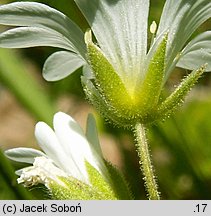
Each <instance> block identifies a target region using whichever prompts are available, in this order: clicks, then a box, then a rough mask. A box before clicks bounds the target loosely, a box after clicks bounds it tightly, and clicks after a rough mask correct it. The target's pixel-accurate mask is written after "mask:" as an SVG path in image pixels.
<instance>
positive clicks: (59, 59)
mask: <svg viewBox="0 0 211 216" xmlns="http://www.w3.org/2000/svg"><path fill="white" fill-rule="evenodd" d="M84 64H85V61H84V60H82V58H81V57H80V56H79V55H77V54H75V53H71V52H66V51H59V52H56V53H54V54H52V55H51V56H50V57H49V58H48V59H47V60H46V62H45V64H44V67H43V73H42V74H43V77H44V79H45V80H47V81H57V80H61V79H63V78H65V77H67V76H68V75H70V74H72V73H73V72H75V71H76V70H77V69H78V68H80V67H81V66H83V65H84Z"/></svg>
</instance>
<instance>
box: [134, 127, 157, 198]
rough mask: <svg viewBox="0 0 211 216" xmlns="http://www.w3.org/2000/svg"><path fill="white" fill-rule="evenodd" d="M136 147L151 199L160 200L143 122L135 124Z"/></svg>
mask: <svg viewBox="0 0 211 216" xmlns="http://www.w3.org/2000/svg"><path fill="white" fill-rule="evenodd" d="M135 136H136V141H137V142H136V149H137V152H138V155H139V158H140V165H141V170H142V173H143V176H144V178H143V179H144V181H145V187H146V191H147V194H148V198H149V199H150V200H159V199H160V195H159V192H158V187H157V183H156V178H155V174H154V172H153V166H152V162H151V159H150V153H149V146H148V142H147V138H146V129H145V127H144V126H143V125H142V124H136V126H135Z"/></svg>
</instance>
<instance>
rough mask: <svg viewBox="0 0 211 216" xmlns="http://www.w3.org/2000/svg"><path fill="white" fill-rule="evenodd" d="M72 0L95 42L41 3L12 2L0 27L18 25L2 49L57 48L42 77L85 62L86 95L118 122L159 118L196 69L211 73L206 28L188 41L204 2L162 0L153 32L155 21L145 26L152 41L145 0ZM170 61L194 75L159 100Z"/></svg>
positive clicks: (204, 16)
mask: <svg viewBox="0 0 211 216" xmlns="http://www.w3.org/2000/svg"><path fill="white" fill-rule="evenodd" d="M75 3H76V4H77V6H78V7H79V9H80V10H81V12H82V13H83V15H84V16H85V18H86V20H87V21H88V23H89V25H90V27H91V30H92V32H93V34H94V36H95V38H96V40H97V45H95V44H94V43H92V42H90V38H91V37H90V36H89V37H87V35H85V38H86V39H88V40H86V43H87V42H88V43H87V44H85V42H84V33H83V32H82V31H81V30H80V28H79V27H78V26H77V25H76V24H75V23H73V22H72V21H71V20H70V19H69V18H68V17H66V16H65V15H64V14H62V13H61V12H59V11H57V10H55V9H53V8H51V7H48V6H46V5H44V4H40V3H33V2H16V3H11V4H8V5H2V6H0V24H3V25H11V26H17V28H13V29H10V30H7V31H6V32H3V33H1V34H0V47H7V48H20V47H32V46H53V47H59V48H61V49H63V50H62V51H58V52H56V53H54V54H52V55H51V56H50V57H49V58H48V59H47V60H46V62H45V64H44V68H43V77H44V78H45V79H46V80H48V81H56V80H60V79H63V78H64V77H66V76H68V75H69V74H71V73H73V72H74V71H75V70H76V69H78V68H80V67H83V76H82V83H83V86H84V90H85V93H86V95H87V97H88V99H89V100H90V102H91V103H92V104H94V105H95V106H96V108H97V109H98V110H99V111H100V112H101V113H102V114H103V115H104V116H105V117H106V118H107V119H110V120H111V121H113V122H115V123H116V124H120V125H121V126H131V125H132V126H133V125H134V124H136V123H137V122H139V123H140V122H141V123H143V124H147V123H152V122H154V121H157V120H158V119H164V118H165V117H166V116H169V115H170V114H171V113H172V112H173V111H174V110H176V108H177V106H178V104H180V103H181V101H184V98H185V96H186V95H187V93H188V92H189V90H190V89H191V88H192V87H193V86H194V84H195V83H196V81H197V80H198V79H199V77H200V76H201V74H202V73H203V72H204V71H211V31H210V30H209V31H206V32H203V33H201V34H199V35H198V36H196V37H195V38H194V39H192V40H190V38H191V36H192V34H193V33H194V32H195V30H196V29H197V28H198V27H199V26H200V25H201V24H203V23H204V22H205V21H206V20H208V19H209V18H210V17H211V1H210V0H197V1H194V0H166V2H165V5H164V8H163V11H162V14H161V18H160V22H159V24H158V27H157V32H155V31H156V26H155V25H154V24H153V25H152V26H151V31H152V34H153V35H152V36H153V41H152V43H151V44H150V46H148V43H147V39H148V27H149V25H148V15H149V3H150V0H75ZM189 40H190V42H189V43H188V44H187V42H188V41H189ZM186 44H187V45H186ZM92 48H93V49H95V50H92V51H93V53H94V54H95V55H93V56H91V54H93V53H91V49H92ZM176 66H177V67H182V68H186V69H189V70H194V73H193V76H190V77H188V78H187V80H186V82H183V83H182V84H181V88H180V89H176V90H175V91H174V93H172V96H171V95H170V96H169V97H168V98H165V99H163V98H161V92H162V89H163V87H164V84H165V82H166V80H167V79H168V77H169V75H170V74H171V73H172V71H173V70H174V68H175V67H176ZM195 70H196V71H195Z"/></svg>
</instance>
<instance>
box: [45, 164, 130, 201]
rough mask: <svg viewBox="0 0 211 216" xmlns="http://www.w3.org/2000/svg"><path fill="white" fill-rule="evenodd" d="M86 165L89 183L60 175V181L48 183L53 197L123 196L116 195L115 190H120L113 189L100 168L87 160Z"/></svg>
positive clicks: (79, 198)
mask: <svg viewBox="0 0 211 216" xmlns="http://www.w3.org/2000/svg"><path fill="white" fill-rule="evenodd" d="M85 165H86V170H87V173H88V177H89V184H86V183H84V182H82V181H79V180H78V179H75V178H73V177H68V178H65V177H58V180H59V181H51V182H50V183H49V185H48V188H49V191H50V193H51V196H52V198H53V199H58V200H67V199H69V200H116V199H118V198H119V199H121V198H122V196H121V195H118V194H117V195H116V192H115V191H119V190H118V189H115V190H113V187H112V186H111V185H110V183H108V181H107V180H106V179H105V178H104V176H103V175H102V174H101V173H100V172H99V171H98V170H96V169H95V168H94V167H93V166H92V165H91V164H89V163H88V162H87V161H86V162H85ZM125 191H127V190H125ZM124 193H126V192H124Z"/></svg>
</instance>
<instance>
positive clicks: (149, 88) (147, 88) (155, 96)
mask: <svg viewBox="0 0 211 216" xmlns="http://www.w3.org/2000/svg"><path fill="white" fill-rule="evenodd" d="M167 40H168V34H166V35H164V36H163V39H162V41H161V42H160V44H159V45H158V48H157V50H156V51H155V54H154V55H153V56H152V58H151V60H150V62H149V65H148V69H147V73H146V75H145V78H144V81H143V84H142V86H141V88H140V89H139V90H138V92H137V98H138V99H137V100H138V101H139V103H140V111H141V112H142V113H145V115H146V114H147V113H151V112H152V111H153V110H154V109H155V108H156V106H157V103H158V100H159V97H160V93H161V90H162V87H163V79H164V75H165V74H164V73H165V58H166V45H167ZM146 121H147V119H146Z"/></svg>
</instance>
